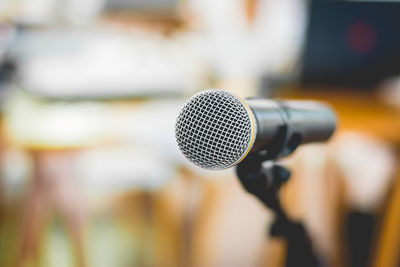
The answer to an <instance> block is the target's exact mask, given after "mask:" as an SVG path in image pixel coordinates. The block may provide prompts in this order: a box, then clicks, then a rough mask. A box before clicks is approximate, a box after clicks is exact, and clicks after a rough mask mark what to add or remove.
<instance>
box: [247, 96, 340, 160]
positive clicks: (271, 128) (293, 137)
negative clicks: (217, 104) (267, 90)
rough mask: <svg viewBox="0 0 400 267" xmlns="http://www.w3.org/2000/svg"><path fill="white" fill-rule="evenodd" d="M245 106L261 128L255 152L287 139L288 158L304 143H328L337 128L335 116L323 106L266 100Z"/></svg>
mask: <svg viewBox="0 0 400 267" xmlns="http://www.w3.org/2000/svg"><path fill="white" fill-rule="evenodd" d="M245 102H246V103H247V105H248V107H249V108H250V109H251V111H252V113H253V116H254V118H255V121H256V122H255V123H256V124H257V132H256V139H255V142H254V144H253V146H252V149H251V151H259V150H263V149H268V148H269V147H271V146H274V145H276V143H275V142H279V140H282V139H283V138H284V139H286V142H285V143H286V147H283V148H282V149H283V151H281V153H280V154H283V155H285V154H288V153H290V152H292V151H293V150H294V149H296V147H297V146H298V145H300V144H302V143H310V142H322V141H326V140H327V139H329V137H330V136H331V135H332V134H333V132H334V131H335V128H336V116H335V113H334V112H333V111H332V110H331V109H330V108H329V107H328V106H326V105H325V104H323V103H320V102H316V101H282V100H269V99H263V98H248V99H246V101H245ZM282 135H284V136H282ZM282 145H285V144H282Z"/></svg>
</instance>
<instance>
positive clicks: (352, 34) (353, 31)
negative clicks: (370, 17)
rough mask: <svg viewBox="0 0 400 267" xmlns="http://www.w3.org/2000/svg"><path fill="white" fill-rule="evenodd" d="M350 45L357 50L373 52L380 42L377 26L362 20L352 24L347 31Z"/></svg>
mask: <svg viewBox="0 0 400 267" xmlns="http://www.w3.org/2000/svg"><path fill="white" fill-rule="evenodd" d="M346 39H347V43H348V44H349V46H350V47H351V48H352V49H353V50H354V51H356V52H359V53H368V52H371V51H372V50H373V49H374V48H375V47H376V44H377V43H378V38H377V32H376V30H375V28H374V27H373V26H372V25H371V24H369V23H366V22H363V21H360V22H356V23H354V24H352V25H351V26H350V27H349V29H348V30H347V33H346Z"/></svg>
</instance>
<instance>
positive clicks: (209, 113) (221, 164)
mask: <svg viewBox="0 0 400 267" xmlns="http://www.w3.org/2000/svg"><path fill="white" fill-rule="evenodd" d="M254 133H255V123H254V122H253V115H252V113H251V111H250V109H249V108H248V107H247V105H246V104H245V103H244V102H243V101H242V100H241V99H239V98H237V97H236V96H234V95H232V94H231V93H229V92H226V91H223V90H217V89H215V90H214V89H212V90H206V91H202V92H200V93H198V94H196V95H194V96H193V97H192V98H191V99H189V101H188V102H186V104H185V105H184V107H183V108H182V110H181V111H180V113H179V116H178V118H177V120H176V127H175V137H176V141H177V142H178V146H179V148H180V150H181V151H182V153H183V154H184V155H185V157H186V158H187V159H189V160H190V161H191V162H193V163H194V164H196V165H198V166H200V167H202V168H205V169H214V170H215V169H225V168H228V167H231V166H233V165H235V164H237V163H238V162H240V161H241V160H242V159H243V158H244V157H245V156H246V154H247V153H248V152H249V150H250V149H251V146H252V145H253V142H254Z"/></svg>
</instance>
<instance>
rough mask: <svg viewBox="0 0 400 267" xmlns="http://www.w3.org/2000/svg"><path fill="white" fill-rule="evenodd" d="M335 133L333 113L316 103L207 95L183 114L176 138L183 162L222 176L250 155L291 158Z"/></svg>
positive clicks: (194, 100)
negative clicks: (303, 147)
mask: <svg viewBox="0 0 400 267" xmlns="http://www.w3.org/2000/svg"><path fill="white" fill-rule="evenodd" d="M335 128H336V116H335V113H334V112H333V111H332V109H330V108H329V107H328V106H327V105H325V104H323V103H320V102H315V101H283V100H270V99H263V98H248V99H246V101H243V100H242V99H240V98H238V97H237V96H235V95H233V94H232V93H230V92H228V91H225V90H220V89H210V90H205V91H202V92H200V93H197V94H195V95H194V96H192V97H191V98H190V99H189V100H188V101H187V102H186V104H185V105H184V106H183V108H182V109H181V111H180V113H179V115H178V118H177V120H176V124H175V138H176V141H177V143H178V146H179V149H180V150H181V151H182V153H183V154H184V156H185V157H186V158H187V159H188V160H189V161H191V162H192V163H194V164H196V165H197V166H199V167H202V168H205V169H212V170H221V169H226V168H229V167H232V166H234V165H236V164H238V163H239V162H240V161H242V160H243V159H244V158H245V157H246V156H247V154H248V153H249V152H259V153H261V154H263V155H265V157H266V158H268V159H273V158H278V157H283V156H287V155H289V154H290V153H292V152H293V151H294V150H295V149H296V148H297V147H298V146H299V145H300V144H302V143H310V142H321V141H326V140H327V139H329V137H330V136H331V135H332V134H333V132H334V131H335Z"/></svg>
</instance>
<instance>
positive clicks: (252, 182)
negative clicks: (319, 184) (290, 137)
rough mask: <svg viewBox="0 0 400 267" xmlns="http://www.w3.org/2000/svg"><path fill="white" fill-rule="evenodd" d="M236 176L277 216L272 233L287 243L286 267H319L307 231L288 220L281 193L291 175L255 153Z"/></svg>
mask: <svg viewBox="0 0 400 267" xmlns="http://www.w3.org/2000/svg"><path fill="white" fill-rule="evenodd" d="M264 162H265V163H266V164H264ZM236 174H237V176H238V178H239V180H240V182H241V184H242V186H243V187H244V189H245V190H246V191H247V192H249V193H250V194H253V195H255V196H256V197H257V198H258V199H259V200H260V201H261V202H262V203H263V204H264V205H265V206H266V207H268V208H270V209H271V210H272V211H273V212H274V213H275V220H274V222H273V223H272V225H271V226H270V229H269V233H270V234H271V235H272V236H275V237H283V238H284V239H286V241H287V255H286V263H285V266H286V267H298V266H307V267H317V266H318V265H319V264H318V261H317V258H316V256H315V254H314V253H313V251H312V246H311V240H310V238H309V236H308V234H307V231H306V229H305V227H304V226H303V224H302V223H301V222H296V221H294V220H292V219H290V218H289V217H288V216H287V214H286V212H285V211H284V210H283V208H282V205H281V202H280V199H279V189H280V188H281V186H282V185H283V184H284V183H285V182H286V181H287V180H289V178H290V171H289V170H288V169H287V168H285V167H283V166H281V165H278V164H276V163H275V162H273V161H272V160H271V159H270V158H268V157H266V156H264V155H261V154H260V153H252V154H249V155H247V157H246V158H245V159H244V160H243V161H242V162H240V163H239V164H238V165H237V167H236Z"/></svg>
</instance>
